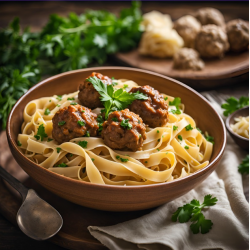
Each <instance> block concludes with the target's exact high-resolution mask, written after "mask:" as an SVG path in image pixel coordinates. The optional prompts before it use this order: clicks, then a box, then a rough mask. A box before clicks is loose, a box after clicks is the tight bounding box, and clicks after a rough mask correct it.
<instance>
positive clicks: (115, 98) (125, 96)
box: [87, 76, 148, 119]
mask: <svg viewBox="0 0 250 250" xmlns="http://www.w3.org/2000/svg"><path fill="white" fill-rule="evenodd" d="M87 81H89V82H90V83H92V84H93V86H94V88H95V90H96V91H97V92H98V93H99V94H100V96H101V97H100V99H101V101H102V103H103V105H104V108H105V119H107V118H108V115H109V113H110V112H111V111H114V110H122V109H125V108H126V107H128V105H129V104H131V103H132V102H133V101H134V100H136V99H139V100H147V99H148V97H147V96H146V95H144V94H142V93H140V92H136V93H128V92H127V91H125V90H124V89H122V88H120V89H117V90H115V89H114V87H113V85H106V84H104V82H103V81H102V80H100V79H99V78H97V77H96V76H94V77H89V78H88V79H87Z"/></svg>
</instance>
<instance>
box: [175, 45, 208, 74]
mask: <svg viewBox="0 0 250 250" xmlns="http://www.w3.org/2000/svg"><path fill="white" fill-rule="evenodd" d="M174 68H176V69H183V70H187V69H192V70H202V69H203V68H204V62H203V61H202V60H201V59H200V57H199V53H198V52H197V51H196V50H194V49H189V48H182V49H180V50H179V51H178V52H177V53H175V55H174Z"/></svg>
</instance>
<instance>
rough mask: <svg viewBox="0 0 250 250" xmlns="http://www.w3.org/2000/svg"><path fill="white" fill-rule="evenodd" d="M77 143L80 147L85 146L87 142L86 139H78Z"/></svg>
mask: <svg viewBox="0 0 250 250" xmlns="http://www.w3.org/2000/svg"><path fill="white" fill-rule="evenodd" d="M78 145H79V146H81V147H82V148H87V145H88V142H87V141H79V142H78Z"/></svg>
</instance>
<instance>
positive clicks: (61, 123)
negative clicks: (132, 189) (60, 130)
mask: <svg viewBox="0 0 250 250" xmlns="http://www.w3.org/2000/svg"><path fill="white" fill-rule="evenodd" d="M65 123H66V122H65V121H60V122H58V126H63V125H64V124H65Z"/></svg>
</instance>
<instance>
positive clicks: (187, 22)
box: [174, 15, 201, 48]
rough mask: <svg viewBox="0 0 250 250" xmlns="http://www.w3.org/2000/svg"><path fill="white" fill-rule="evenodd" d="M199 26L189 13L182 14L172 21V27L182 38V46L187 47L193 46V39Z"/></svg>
mask: <svg viewBox="0 0 250 250" xmlns="http://www.w3.org/2000/svg"><path fill="white" fill-rule="evenodd" d="M200 28H201V24H200V23H199V22H198V21H197V19H196V18H194V17H193V16H190V15H187V16H183V17H181V18H179V19H178V20H177V21H176V22H175V23H174V29H175V30H176V31H177V32H178V34H179V35H180V36H181V37H182V39H183V40H184V46H185V47H188V48H193V47H194V40H195V37H196V35H197V33H198V32H199V30H200Z"/></svg>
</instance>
